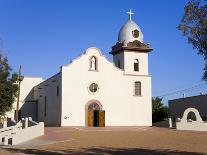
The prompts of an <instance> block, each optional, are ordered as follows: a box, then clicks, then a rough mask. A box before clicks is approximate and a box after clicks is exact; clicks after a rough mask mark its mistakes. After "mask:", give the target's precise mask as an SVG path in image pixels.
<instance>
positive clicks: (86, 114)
mask: <svg viewBox="0 0 207 155" xmlns="http://www.w3.org/2000/svg"><path fill="white" fill-rule="evenodd" d="M92 103H96V104H98V106H99V107H100V110H103V106H102V104H101V102H99V101H98V100H96V99H92V100H89V101H88V102H87V103H86V104H85V126H88V106H89V105H90V104H92Z"/></svg>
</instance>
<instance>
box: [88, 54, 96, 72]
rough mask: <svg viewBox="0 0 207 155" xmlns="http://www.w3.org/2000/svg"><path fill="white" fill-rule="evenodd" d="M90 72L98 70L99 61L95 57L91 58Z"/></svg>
mask: <svg viewBox="0 0 207 155" xmlns="http://www.w3.org/2000/svg"><path fill="white" fill-rule="evenodd" d="M89 70H97V59H96V57H95V56H92V57H91V58H90V67H89Z"/></svg>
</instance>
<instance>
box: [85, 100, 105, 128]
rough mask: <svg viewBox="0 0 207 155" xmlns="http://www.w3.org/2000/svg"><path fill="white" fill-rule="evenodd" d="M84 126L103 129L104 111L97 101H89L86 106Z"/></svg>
mask: <svg viewBox="0 0 207 155" xmlns="http://www.w3.org/2000/svg"><path fill="white" fill-rule="evenodd" d="M85 110H86V126H90V127H104V126H105V111H104V110H102V105H101V104H100V102H99V101H97V100H91V101H89V102H88V103H87V104H86V109H85Z"/></svg>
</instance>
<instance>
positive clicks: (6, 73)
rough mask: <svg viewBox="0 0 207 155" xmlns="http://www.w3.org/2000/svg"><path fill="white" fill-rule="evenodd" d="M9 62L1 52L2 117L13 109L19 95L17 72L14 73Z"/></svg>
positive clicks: (0, 110) (0, 111) (0, 86)
mask: <svg viewBox="0 0 207 155" xmlns="http://www.w3.org/2000/svg"><path fill="white" fill-rule="evenodd" d="M11 71H12V69H11V68H10V66H9V64H8V59H7V58H6V57H3V55H2V54H1V53H0V117H4V116H5V114H6V112H8V111H10V110H11V109H12V104H13V102H14V101H15V98H16V97H17V90H18V86H17V80H18V76H17V74H16V73H12V75H11Z"/></svg>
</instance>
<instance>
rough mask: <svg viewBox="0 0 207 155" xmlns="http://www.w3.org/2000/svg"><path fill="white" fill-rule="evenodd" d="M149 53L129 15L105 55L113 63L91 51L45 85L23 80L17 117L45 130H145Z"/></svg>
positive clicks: (148, 118)
mask: <svg viewBox="0 0 207 155" xmlns="http://www.w3.org/2000/svg"><path fill="white" fill-rule="evenodd" d="M130 13H131V11H130ZM151 50H152V49H151V48H150V47H149V45H148V44H145V43H144V42H143V34H142V32H141V30H140V28H139V26H138V25H137V24H136V23H135V22H134V21H132V20H131V14H130V18H129V20H128V21H126V23H125V24H124V25H123V26H122V28H121V29H120V32H119V36H118V41H117V43H116V44H115V45H114V46H113V47H112V50H111V52H110V54H112V56H113V62H111V61H109V60H108V59H107V58H106V57H105V56H104V55H102V53H101V51H100V50H99V49H98V48H96V47H91V48H88V49H87V50H86V51H85V52H84V53H83V54H82V55H81V56H79V57H78V58H76V59H74V60H73V61H71V62H70V63H69V64H66V65H63V66H61V68H60V71H59V72H58V73H57V74H56V75H54V76H52V77H50V78H49V79H47V80H42V79H41V78H35V77H25V78H24V80H23V81H22V84H21V94H20V116H21V117H32V118H33V119H34V120H36V121H38V122H40V121H43V122H45V125H46V126H97V127H103V126H151V125H152V101H151V97H152V96H151V76H150V75H149V72H148V54H149V52H150V51H151Z"/></svg>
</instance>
